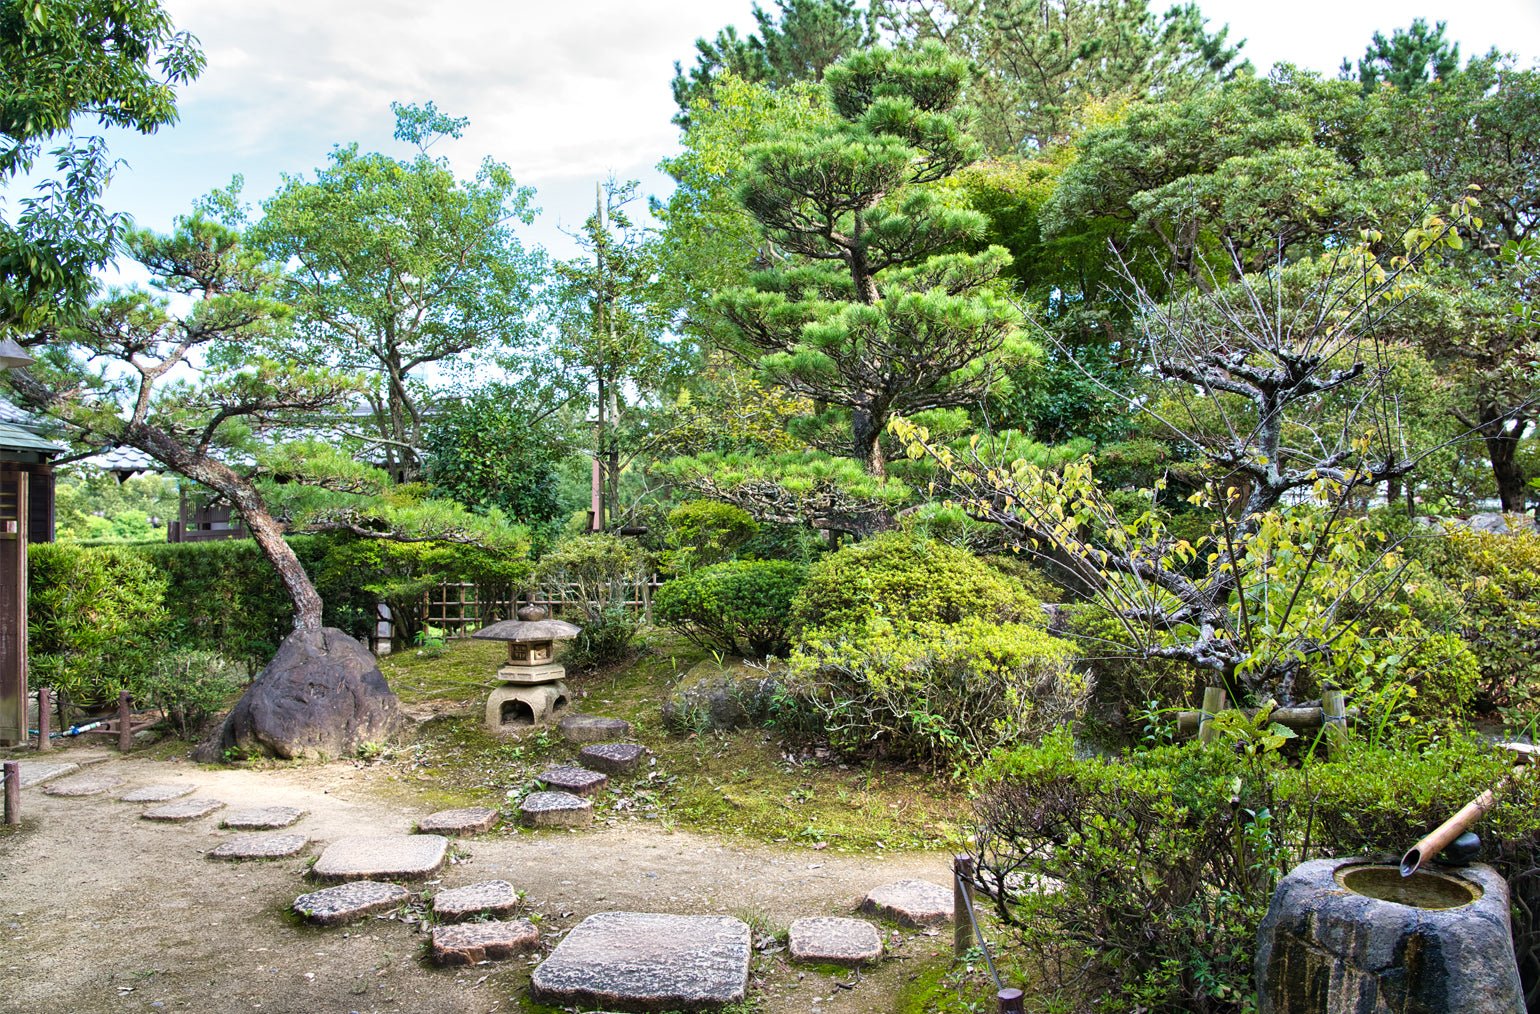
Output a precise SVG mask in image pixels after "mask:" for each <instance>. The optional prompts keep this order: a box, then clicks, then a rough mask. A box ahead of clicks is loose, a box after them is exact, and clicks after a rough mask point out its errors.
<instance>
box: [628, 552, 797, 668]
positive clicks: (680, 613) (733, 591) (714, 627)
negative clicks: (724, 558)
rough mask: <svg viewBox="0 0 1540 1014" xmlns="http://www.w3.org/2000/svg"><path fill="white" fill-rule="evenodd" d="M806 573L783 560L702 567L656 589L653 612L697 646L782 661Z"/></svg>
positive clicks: (745, 561)
mask: <svg viewBox="0 0 1540 1014" xmlns="http://www.w3.org/2000/svg"><path fill="white" fill-rule="evenodd" d="M806 580H807V568H806V567H804V566H803V565H801V564H799V563H790V562H788V561H785V560H763V561H760V560H739V561H737V562H734V563H718V564H715V565H713V566H710V567H702V568H701V569H700V570H697V571H695V572H694V573H691V574H689V575H687V576H685V577H680V578H675V579H674V580H672V581H670V582H668V583H667V584H665V585H664V586H663V587H662V588H659V589H658V594H657V597H656V598H655V599H653V612H654V615H656V616H657V618H658V619H659V620H661V621H662V622H664V623H666V624H668V625H669V626H670V627H673V628H674V629H675V630H677V631H679V632H680V633H681V634H683V635H684V636H685V637H687V638H689V639H690V640H691V641H693V642H694V643H696V644H698V645H700V646H701V647H703V648H707V649H720V650H721V651H725V652H727V653H728V654H730V655H746V656H751V657H755V658H763V657H764V656H766V655H784V654H786V650H787V647H788V636H789V633H790V631H789V628H788V624H789V622H790V614H791V603H792V600H793V599H794V598H796V595H797V592H798V591H799V590H800V589H801V588H802V583H803V582H804V581H806Z"/></svg>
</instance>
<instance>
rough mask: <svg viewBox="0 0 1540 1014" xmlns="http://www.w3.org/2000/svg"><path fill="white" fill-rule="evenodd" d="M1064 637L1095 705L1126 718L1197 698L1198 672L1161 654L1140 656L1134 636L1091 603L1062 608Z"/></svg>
mask: <svg viewBox="0 0 1540 1014" xmlns="http://www.w3.org/2000/svg"><path fill="white" fill-rule="evenodd" d="M1064 628H1065V630H1064V634H1063V635H1062V636H1064V637H1065V638H1067V639H1068V640H1069V641H1070V642H1071V643H1072V644H1074V645H1075V647H1076V649H1077V650H1078V651H1079V652H1080V657H1081V658H1082V659H1083V660H1084V662H1083V663H1082V664H1083V665H1084V666H1085V668H1086V670H1087V671H1088V672H1090V673H1091V675H1092V685H1093V687H1094V688H1095V694H1096V699H1097V701H1098V702H1099V703H1101V704H1103V705H1106V706H1108V707H1111V708H1113V709H1116V710H1117V711H1120V712H1122V717H1123V718H1125V719H1127V718H1129V717H1131V712H1132V711H1133V710H1134V709H1139V708H1144V709H1160V708H1177V707H1186V706H1187V705H1189V704H1192V703H1195V702H1196V701H1197V697H1198V692H1199V691H1198V685H1197V684H1198V674H1197V673H1196V672H1195V671H1194V670H1193V668H1192V667H1191V666H1188V665H1184V664H1183V663H1181V662H1175V661H1172V660H1170V659H1164V658H1146V657H1145V654H1144V651H1143V650H1142V649H1141V647H1140V646H1139V640H1140V635H1139V634H1138V633H1130V631H1129V630H1128V628H1127V626H1126V625H1125V624H1124V623H1123V622H1122V621H1121V620H1119V619H1118V618H1117V617H1116V616H1114V615H1112V613H1110V612H1108V611H1107V610H1106V609H1104V608H1102V607H1101V606H1099V605H1097V604H1096V603H1094V602H1084V603H1077V604H1075V605H1071V606H1068V607H1066V608H1065V610H1064Z"/></svg>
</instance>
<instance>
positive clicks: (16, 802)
mask: <svg viewBox="0 0 1540 1014" xmlns="http://www.w3.org/2000/svg"><path fill="white" fill-rule="evenodd" d="M5 822H6V823H7V824H20V823H21V762H20V761H6V762H5Z"/></svg>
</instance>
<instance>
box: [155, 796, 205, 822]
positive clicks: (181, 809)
mask: <svg viewBox="0 0 1540 1014" xmlns="http://www.w3.org/2000/svg"><path fill="white" fill-rule="evenodd" d="M224 805H225V804H224V803H222V802H220V801H219V800H217V799H178V800H177V801H176V802H174V803H162V804H161V805H159V806H152V807H150V808H149V809H148V810H146V811H144V812H143V813H141V814H140V815H139V816H140V817H141V818H143V819H144V820H158V821H161V822H163V823H167V824H185V823H187V822H188V821H189V820H197V819H198V818H199V817H207V816H208V815H209V814H211V813H213V812H214V811H215V810H222V809H224Z"/></svg>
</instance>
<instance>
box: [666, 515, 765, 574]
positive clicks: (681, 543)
mask: <svg viewBox="0 0 1540 1014" xmlns="http://www.w3.org/2000/svg"><path fill="white" fill-rule="evenodd" d="M758 534H759V523H758V522H756V521H755V520H754V518H753V517H752V516H750V514H749V512H748V511H746V510H744V509H743V508H742V507H737V506H734V505H733V504H730V503H722V502H721V501H720V500H688V501H686V502H685V503H682V504H680V505H679V506H678V507H675V508H674V509H673V510H671V511H669V512H668V544H669V546H670V547H672V552H670V553H669V554H668V557H667V562H668V566H669V568H670V569H672V570H673V571H675V572H676V573H679V574H688V573H689V572H690V571H692V570H695V569H697V568H699V567H710V566H711V565H713V564H717V563H723V562H725V561H727V560H730V559H732V557H733V553H734V552H736V551H737V549H738V548H739V547H740V546H742V545H744V544H745V543H747V542H748V541H749V540H750V539H752V538H754V536H756V535H758Z"/></svg>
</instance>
